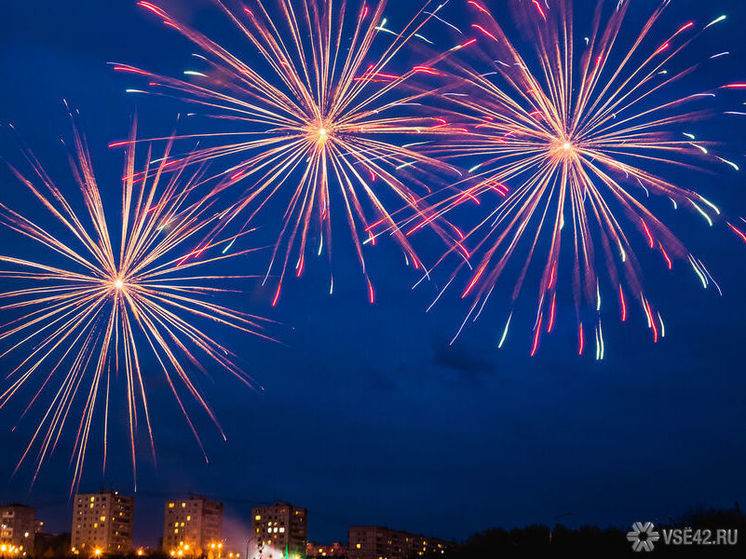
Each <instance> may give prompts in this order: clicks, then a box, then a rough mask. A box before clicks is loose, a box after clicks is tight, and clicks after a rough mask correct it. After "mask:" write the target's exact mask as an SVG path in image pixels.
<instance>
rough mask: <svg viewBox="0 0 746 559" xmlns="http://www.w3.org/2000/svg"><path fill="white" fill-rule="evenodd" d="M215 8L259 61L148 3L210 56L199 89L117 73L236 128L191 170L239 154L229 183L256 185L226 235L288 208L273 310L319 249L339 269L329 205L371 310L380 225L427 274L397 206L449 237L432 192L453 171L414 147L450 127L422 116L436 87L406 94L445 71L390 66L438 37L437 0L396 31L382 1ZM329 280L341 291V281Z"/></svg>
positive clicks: (199, 153) (193, 75) (282, 0)
mask: <svg viewBox="0 0 746 559" xmlns="http://www.w3.org/2000/svg"><path fill="white" fill-rule="evenodd" d="M215 4H216V5H217V6H219V7H220V8H221V10H222V11H223V12H224V13H225V14H226V15H227V16H228V18H230V20H231V22H232V24H233V25H234V26H235V27H236V28H237V29H238V30H239V31H240V33H241V34H242V36H243V38H244V39H246V40H248V43H249V45H250V46H251V48H252V49H253V50H254V51H255V53H256V54H255V56H254V57H253V58H252V59H251V60H250V61H243V60H241V59H240V58H239V57H238V56H236V55H234V54H231V53H230V52H229V51H228V50H226V49H225V48H223V47H222V46H220V45H219V44H217V43H216V42H214V41H212V40H211V39H209V38H208V37H206V36H204V35H202V34H201V33H199V32H197V31H195V30H193V29H190V28H188V27H186V26H185V25H183V24H182V23H181V22H179V21H178V20H176V19H175V18H173V17H171V16H170V15H169V14H168V13H167V12H166V11H164V10H163V9H162V8H160V7H159V6H156V5H154V4H153V3H151V2H145V1H142V2H139V5H140V6H142V7H143V8H145V9H147V10H149V11H151V12H153V13H154V14H156V15H157V16H158V17H160V18H162V20H163V22H164V23H165V24H166V25H168V26H170V27H172V28H175V29H177V30H178V31H179V32H181V33H182V34H183V35H185V36H186V37H187V38H188V39H190V40H191V41H192V42H193V43H194V44H196V45H197V46H199V47H200V49H201V52H202V54H200V55H197V56H198V59H199V60H201V61H202V63H204V65H205V66H206V67H205V68H204V69H203V70H201V71H199V72H195V71H188V72H186V73H187V74H188V75H189V78H190V80H191V81H185V80H182V79H174V78H169V77H165V76H159V75H155V74H151V73H149V72H146V71H144V70H141V69H138V68H133V67H131V66H126V65H121V64H118V65H116V66H115V68H116V69H117V70H119V71H124V72H130V73H134V74H138V75H143V76H145V77H147V79H148V80H149V85H150V88H149V90H148V91H149V92H151V93H155V94H164V95H176V96H180V97H183V98H185V99H187V100H189V101H191V102H193V103H196V104H198V105H200V106H201V107H202V108H203V109H204V114H205V115H206V116H210V117H212V118H216V119H223V120H224V121H226V120H227V121H230V122H231V123H232V124H233V125H234V126H238V128H239V129H238V130H236V131H234V132H226V133H222V132H219V131H215V132H212V133H207V134H200V135H197V136H192V137H199V138H202V139H203V140H208V139H209V140H210V141H212V142H214V143H215V144H216V145H214V146H211V147H206V148H201V149H197V150H195V151H194V152H193V153H191V154H190V155H189V157H188V158H186V159H185V163H186V164H191V163H197V162H201V161H205V160H215V159H218V158H223V157H228V156H234V157H235V158H236V160H237V163H235V164H234V165H232V166H230V168H229V169H227V170H226V171H225V172H224V176H226V177H228V180H227V181H225V182H224V183H223V187H224V188H228V187H230V186H231V185H233V184H237V183H241V184H244V185H247V188H246V189H245V190H244V194H243V196H242V197H241V199H240V201H238V203H236V204H235V205H234V206H233V208H232V210H231V212H230V215H229V216H228V218H227V219H226V220H225V221H223V222H222V223H221V224H220V227H225V226H226V225H227V224H228V223H230V222H231V221H232V220H233V219H234V218H236V217H237V216H239V215H241V214H245V215H246V221H245V223H249V224H251V223H252V222H253V220H254V218H255V217H256V215H257V214H258V213H259V212H260V211H262V210H266V207H267V206H268V204H269V203H270V201H271V200H275V199H280V200H281V203H280V204H279V205H280V207H281V208H282V210H281V211H282V212H283V216H282V219H281V220H280V221H279V223H280V228H279V229H280V230H279V235H278V237H277V241H276V244H275V247H274V251H273V254H272V259H271V263H270V265H269V267H268V270H267V275H268V276H269V274H270V272H271V271H272V270H273V268H274V267H277V268H278V269H279V272H278V274H277V275H278V281H277V290H276V293H275V296H274V303H277V299H278V297H279V295H280V290H281V287H282V281H283V278H284V277H285V275H286V272H287V270H288V268H291V269H294V273H295V275H296V276H298V277H300V276H301V274H302V273H303V270H304V267H305V263H306V259H307V255H308V254H309V253H315V254H317V255H319V256H320V255H322V254H323V253H324V252H326V254H327V256H328V258H329V259H330V260H331V247H332V225H331V224H332V220H331V214H332V209H333V207H334V208H338V210H335V211H339V212H340V215H344V216H345V221H346V222H347V226H348V227H349V230H350V232H351V234H352V238H353V242H354V246H355V250H356V253H357V258H358V259H359V262H360V264H361V266H362V272H363V275H364V278H365V281H366V283H367V289H368V292H369V297H370V300H371V302H372V301H373V298H374V293H373V286H372V284H371V282H370V280H369V278H368V273H367V271H366V265H365V258H364V256H363V245H364V244H366V243H373V242H375V238H376V231H377V228H378V229H385V230H386V231H387V232H388V233H389V234H390V235H391V236H392V237H394V238H395V239H396V241H397V242H398V244H399V245H400V246H401V247H402V249H403V251H404V253H405V256H406V259H407V263H408V264H411V265H413V266H414V267H415V268H418V269H419V268H421V262H420V259H419V258H418V257H417V254H416V253H415V251H414V249H413V248H412V245H411V244H410V242H409V240H408V238H407V237H408V235H407V234H406V233H405V232H403V231H401V230H400V228H399V227H398V226H397V221H396V220H395V218H394V217H393V215H392V211H390V207H391V206H392V205H393V206H394V208H393V211H396V210H400V209H401V208H402V206H404V207H407V208H409V209H411V210H412V211H413V212H414V214H415V215H416V216H417V217H418V219H420V220H422V221H427V222H428V223H431V224H432V226H433V227H434V228H435V229H436V230H437V231H438V232H439V233H440V234H441V235H442V236H444V238H448V235H449V233H448V232H446V231H443V230H441V229H440V226H439V225H438V224H437V223H434V222H432V221H431V220H430V217H431V216H430V214H429V212H430V209H429V207H428V205H427V204H426V203H425V202H424V200H423V196H427V195H428V194H429V193H430V192H431V187H430V185H429V182H430V181H431V180H433V174H432V172H433V171H438V174H439V175H441V176H444V175H449V174H450V175H452V176H453V175H454V173H455V172H456V171H455V170H454V169H453V168H452V167H450V166H449V165H445V164H443V163H441V162H438V161H435V160H433V159H431V158H429V157H427V156H425V155H423V154H421V153H419V152H418V151H416V150H414V149H413V147H414V146H415V145H416V144H420V143H421V142H422V141H423V139H425V137H426V135H427V134H428V133H443V132H444V131H446V130H447V129H448V126H449V124H448V123H447V122H446V121H445V120H443V119H441V118H438V117H436V116H432V115H428V116H419V115H418V113H417V109H418V108H422V107H421V99H422V97H423V96H424V95H426V93H428V92H423V91H421V90H419V91H417V90H416V87H414V86H411V87H410V85H411V84H412V81H413V79H414V78H415V77H416V76H427V75H432V74H436V73H437V71H436V70H434V69H433V68H432V67H430V66H428V65H424V64H423V65H417V66H413V67H411V66H410V67H408V70H407V71H405V72H403V73H401V74H397V73H395V72H393V71H392V70H390V69H389V68H390V67H391V66H392V60H393V59H394V58H395V57H396V56H397V54H399V53H400V51H402V49H403V47H404V46H405V45H407V44H408V43H410V42H411V41H415V40H416V41H420V42H422V43H424V44H427V43H430V42H431V41H430V40H429V39H428V38H427V37H426V36H425V35H423V33H424V30H423V28H424V26H425V24H426V23H427V22H428V21H430V20H436V21H440V20H439V18H438V16H437V15H436V14H437V12H438V11H439V10H440V9H441V7H442V6H440V5H433V8H432V9H431V11H428V6H429V5H430V3H427V5H426V6H425V7H424V8H422V10H420V12H419V13H418V14H417V16H416V17H415V18H414V19H413V20H412V21H410V22H409V23H408V24H407V25H406V26H405V27H404V29H402V30H401V31H392V30H391V29H390V28H389V27H388V25H389V24H388V22H387V20H386V18H385V17H384V7H385V2H378V3H376V4H375V5H374V6H369V5H367V4H363V5H360V9H359V10H356V11H354V13H352V12H353V10H351V9H350V8H349V6H348V2H346V1H345V0H341V1H337V0H329V1H326V2H318V1H317V0H302V1H300V2H295V1H291V0H276V2H274V3H273V5H271V6H268V4H269V3H267V2H262V1H261V0H255V1H253V2H250V3H248V5H247V6H243V5H241V6H240V7H236V8H231V7H229V6H228V5H227V3H224V2H222V1H220V0H215ZM439 24H442V23H439ZM379 37H382V38H383V39H384V40H383V41H382V40H381V39H379ZM383 43H385V44H383ZM382 44H383V46H381V47H380V48H379V45H382ZM130 91H133V90H130ZM134 91H137V90H134ZM140 92H142V90H140ZM423 110H424V109H423ZM420 112H422V110H421V111H420ZM444 227H447V225H445V226H444ZM311 245H313V246H311ZM330 283H331V285H330V291H331V290H333V285H334V283H333V276H332V278H331V282H330Z"/></svg>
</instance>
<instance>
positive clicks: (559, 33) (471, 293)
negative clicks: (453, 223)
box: [429, 0, 746, 359]
mask: <svg viewBox="0 0 746 559" xmlns="http://www.w3.org/2000/svg"><path fill="white" fill-rule="evenodd" d="M468 5H469V6H470V7H471V8H472V10H473V12H474V18H475V20H476V23H474V25H473V26H472V31H473V34H475V35H476V36H478V37H479V41H478V42H479V45H477V46H476V47H473V48H471V49H469V50H468V51H465V52H469V53H470V54H473V55H474V56H475V57H476V58H479V59H480V61H481V62H482V63H483V62H484V61H485V60H486V61H488V64H489V67H490V68H489V71H487V72H484V71H482V72H480V71H478V70H475V69H473V67H471V66H469V65H468V64H467V63H466V62H465V60H466V58H465V56H464V57H461V58H460V61H458V62H456V63H454V62H453V59H448V60H446V62H451V63H452V69H451V70H449V71H448V73H449V75H451V76H454V75H455V76H457V77H458V79H460V80H461V83H463V84H464V86H463V90H464V91H465V92H467V93H469V94H468V95H458V96H452V97H448V99H449V100H450V101H451V102H452V103H454V104H455V107H456V109H455V110H454V112H457V113H458V112H462V113H463V114H464V117H465V118H467V119H468V123H467V126H468V127H469V128H470V132H469V133H468V134H464V135H461V136H459V137H457V138H455V139H454V141H451V142H450V143H449V144H448V145H440V146H438V147H436V148H433V149H430V151H429V153H430V154H431V155H438V156H441V157H445V158H448V159H451V158H453V159H456V160H459V159H461V158H465V157H469V158H478V159H479V160H480V162H479V164H478V165H476V166H475V167H473V168H472V169H471V171H472V177H471V178H470V180H471V181H473V182H472V183H471V185H470V186H468V187H465V190H464V193H462V194H461V195H456V196H452V197H451V198H450V199H448V200H446V201H444V202H439V203H438V204H435V205H434V206H435V207H437V210H438V212H440V213H441V214H447V213H448V212H450V211H451V210H453V209H454V208H456V207H458V206H459V205H461V204H463V203H464V202H466V201H468V200H470V199H479V198H480V197H481V196H482V195H483V194H484V193H486V192H488V191H491V190H492V191H497V192H498V193H499V194H500V195H502V196H507V198H506V199H505V200H504V201H503V202H502V203H500V204H498V205H497V206H496V207H495V209H494V210H493V211H492V212H491V213H490V214H489V215H488V216H487V217H486V218H485V219H484V220H483V221H481V223H480V224H479V225H478V226H476V227H474V228H473V229H472V230H471V231H469V232H468V233H466V234H465V235H464V240H463V241H462V242H461V246H462V247H465V250H466V253H467V254H469V255H471V262H462V263H461V264H460V265H459V266H458V268H457V271H456V274H458V273H459V272H461V271H463V270H464V269H465V268H466V269H467V270H471V271H467V276H468V279H467V284H466V287H465V288H464V289H463V291H462V292H461V296H462V298H465V299H466V298H471V299H472V300H473V303H472V304H471V305H470V309H469V312H468V314H467V316H466V319H465V320H464V323H463V324H462V326H461V328H460V329H459V330H458V333H457V334H456V335H457V336H458V334H459V333H460V332H461V330H462V329H463V327H464V325H465V324H466V322H467V321H468V320H470V319H476V317H477V316H478V315H479V314H480V313H481V310H482V309H483V308H484V306H485V304H486V301H487V299H488V298H489V297H490V296H491V295H492V293H493V290H494V288H495V286H496V284H497V282H498V280H499V279H500V277H501V275H503V274H504V273H505V271H506V269H508V267H509V266H511V265H512V263H513V262H516V265H517V266H518V270H517V274H518V277H517V281H516V282H515V284H514V287H513V288H512V296H511V299H512V303H511V304H512V305H514V304H515V302H516V300H517V298H518V297H519V294H520V292H521V290H522V288H523V285H524V282H525V281H526V279H527V277H529V269H530V267H531V264H533V263H536V264H537V266H538V267H539V268H541V271H540V279H539V285H538V304H537V310H536V319H535V321H534V326H533V331H532V335H531V340H532V341H531V355H534V354H535V353H536V351H537V349H538V347H539V344H540V340H541V336H542V333H543V332H546V333H548V332H551V331H552V329H553V327H554V324H555V321H556V312H557V308H556V307H557V301H556V298H557V293H558V286H559V285H561V284H562V283H563V281H564V278H565V275H566V274H567V275H569V276H570V278H571V280H572V296H573V299H574V303H575V309H576V321H577V331H578V338H579V343H578V347H579V353H581V354H582V353H583V350H584V348H585V347H587V346H588V341H589V339H588V337H589V335H590V332H591V328H590V326H593V328H592V331H593V332H594V338H595V341H596V357H597V358H598V359H602V358H603V356H604V339H603V335H604V334H603V329H602V328H601V308H602V306H601V293H602V289H601V278H600V276H601V275H602V274H601V273H600V270H602V269H603V270H605V271H606V274H607V275H608V280H609V281H610V284H611V289H612V290H614V292H617V291H618V294H619V297H618V299H619V304H620V313H621V318H622V320H626V319H627V313H628V302H632V301H634V300H637V301H639V303H640V304H641V306H642V309H643V312H644V314H645V316H646V320H647V323H648V328H649V329H650V330H651V334H652V336H653V339H654V341H658V339H659V337H661V335H662V332H663V322H662V319H660V314H658V313H657V312H656V311H655V310H654V309H653V306H652V304H651V302H650V300H649V299H648V298H647V296H646V295H645V294H644V287H643V270H642V265H641V264H640V262H639V260H638V258H637V256H636V254H635V251H634V249H633V245H634V244H637V243H638V239H641V240H642V241H643V242H644V244H645V245H646V246H647V247H648V248H649V249H650V250H651V251H655V252H657V253H659V255H660V259H661V261H662V262H663V263H664V265H665V266H666V267H667V268H668V269H671V268H672V267H673V264H674V261H676V260H681V261H684V262H686V263H687V264H688V265H689V266H691V268H692V269H693V270H694V272H695V273H696V275H697V276H698V277H699V278H700V279H701V280H702V284H703V285H704V286H705V287H707V286H708V285H710V284H711V283H713V282H712V278H711V276H710V275H709V272H707V270H706V268H705V267H704V265H703V264H702V263H701V261H699V260H698V259H696V258H695V257H694V256H693V255H691V254H690V253H689V251H688V250H687V249H686V247H685V246H684V245H683V244H682V243H681V242H680V241H679V240H678V239H677V237H676V236H675V235H674V234H673V233H672V231H671V230H670V229H669V228H668V227H667V226H666V225H665V224H664V223H663V222H662V221H660V220H659V219H658V218H657V217H656V215H655V214H654V213H653V210H652V209H651V208H650V205H649V204H648V203H647V202H646V200H647V198H649V197H650V196H653V195H656V196H661V197H666V198H668V199H670V201H671V203H672V204H673V205H674V208H675V209H678V208H680V207H681V208H686V209H688V210H691V211H692V212H693V213H695V214H697V215H701V216H702V217H703V218H704V220H705V221H706V223H707V224H708V225H710V226H712V225H713V224H714V221H715V220H716V219H718V217H720V213H721V212H720V210H719V209H718V208H717V207H716V206H715V205H714V204H712V203H711V202H710V201H709V200H707V199H705V198H704V197H703V196H702V195H700V194H698V193H697V192H696V191H695V190H693V189H691V188H687V187H683V186H679V185H677V184H674V183H673V182H670V181H669V180H667V179H665V178H663V177H661V176H659V175H658V174H657V171H653V170H652V169H653V168H655V167H660V166H665V165H668V166H669V168H676V167H678V168H682V169H699V170H701V168H702V166H703V163H704V162H710V163H712V164H722V163H725V164H727V165H728V166H730V167H731V168H733V169H734V170H736V171H737V170H738V165H737V164H735V163H733V162H732V161H729V160H726V159H724V158H721V157H719V156H714V155H713V154H711V153H710V149H712V146H713V145H715V144H713V143H712V142H701V141H695V137H694V136H693V135H692V134H689V133H685V134H682V133H681V132H680V129H681V127H682V126H684V125H685V124H689V123H691V122H693V121H695V120H697V119H701V118H703V117H704V116H706V115H711V114H713V113H714V111H707V110H706V108H705V107H700V106H699V105H698V103H701V102H702V101H705V100H707V99H710V98H711V97H714V93H713V92H711V91H708V92H694V93H692V94H689V95H686V96H683V97H679V96H672V94H671V86H672V84H677V83H679V82H680V81H681V80H682V79H683V78H685V77H686V76H689V75H690V74H692V72H694V71H695V69H696V67H697V64H687V63H686V62H685V61H681V59H682V56H683V55H682V53H683V52H685V49H686V47H687V46H689V45H690V44H691V42H692V41H693V40H695V39H696V38H697V37H698V36H699V34H700V33H702V32H704V31H705V29H708V28H709V27H711V26H712V25H714V24H716V23H719V22H720V21H723V20H724V19H725V18H724V17H720V18H717V19H715V20H713V21H712V22H710V23H709V24H707V25H702V24H699V25H698V24H696V23H695V22H685V23H684V24H682V25H681V26H680V27H678V28H674V29H673V30H671V31H669V32H668V33H665V34H663V35H662V37H663V38H662V39H661V38H659V37H658V36H657V35H656V33H655V32H654V29H657V26H659V25H660V22H659V21H658V20H659V19H660V18H661V15H662V14H663V11H664V9H665V7H666V6H667V5H668V2H663V3H662V4H661V5H660V6H659V7H658V8H657V9H655V10H654V11H653V12H652V15H650V16H649V18H648V19H647V21H646V22H645V23H644V25H643V26H642V28H641V31H640V32H639V33H638V34H637V36H636V37H634V38H633V39H632V41H631V44H630V43H629V42H627V40H626V39H624V38H623V36H622V35H621V34H620V31H621V29H622V24H623V22H624V20H625V14H626V12H627V10H628V7H629V2H619V3H615V5H614V10H613V12H612V13H611V14H610V15H609V16H608V19H607V21H606V23H605V24H604V23H603V19H604V13H605V12H604V3H603V2H599V3H598V4H597V8H596V11H595V13H594V15H593V24H592V30H591V33H590V35H589V36H588V37H586V39H585V41H584V44H583V48H582V49H576V45H575V39H574V37H575V29H574V25H573V12H572V2H571V1H569V0H567V1H563V2H558V3H556V4H553V5H552V7H551V9H542V7H541V6H539V4H538V3H536V2H534V3H533V6H528V5H527V4H526V3H522V4H519V7H518V12H519V13H518V17H521V18H523V20H524V21H525V23H527V25H524V26H523V27H527V28H530V29H531V30H532V31H531V38H532V44H534V45H535V49H536V52H535V53H532V55H535V57H534V58H529V57H527V56H524V55H522V54H521V49H519V48H518V47H517V46H515V43H514V42H512V40H511V39H510V37H509V34H508V33H507V32H506V31H505V29H504V28H503V27H501V25H500V24H499V23H498V22H497V21H496V20H495V18H494V17H492V15H491V14H490V12H489V10H488V8H487V6H488V4H487V3H485V2H474V1H472V2H468ZM537 14H538V15H537ZM532 60H534V61H535V62H533V63H532V62H531V61H532ZM682 62H683V64H684V65H683V66H681V63H682ZM677 68H678V69H677ZM738 86H739V84H730V85H728V86H724V87H725V88H730V89H737V88H738ZM677 131H678V132H677ZM677 134H678V135H677ZM708 148H709V149H708ZM508 184H509V185H510V186H511V187H514V189H513V191H512V193H511V194H510V195H509V196H508V195H507V194H508V192H507V187H506V186H505V185H508ZM515 185H517V186H515ZM465 194H468V196H465ZM728 225H729V226H730V228H731V229H732V230H733V231H734V232H735V233H736V234H737V235H739V236H740V237H741V238H742V239H744V240H746V236H744V235H743V234H742V232H741V231H740V229H738V228H737V227H736V226H734V225H733V224H732V223H731V222H728ZM566 228H569V231H567V229H566ZM563 233H564V236H563ZM599 245H600V254H602V255H603V256H602V257H601V256H599V250H598V248H599ZM563 248H566V249H569V251H570V253H569V254H567V256H566V257H564V258H562V259H561V258H560V253H561V252H562V253H563V255H564V253H565V252H566V250H561V249H563ZM452 250H455V249H452ZM524 251H525V252H524ZM543 251H546V252H543ZM522 252H523V253H524V254H525V260H524V261H523V263H522V264H521V263H520V258H521V257H520V255H521V253H522ZM540 254H545V256H540ZM567 257H569V258H567ZM441 262H443V260H441ZM441 262H439V263H438V264H440V263H441ZM454 277H455V275H454ZM452 280H453V278H452ZM604 281H605V280H604ZM452 283H453V282H452V281H451V282H449V283H448V285H449V286H450V285H452ZM715 285H716V284H715ZM590 308H593V309H594V317H593V318H592V319H590V320H592V322H593V323H594V324H595V325H589V324H587V322H588V320H589V318H588V317H587V315H588V313H587V309H590ZM513 315H514V309H513V310H511V313H510V315H509V317H508V321H507V323H506V324H505V326H504V329H503V330H502V334H501V335H500V342H499V345H500V346H502V345H503V344H504V342H505V340H506V337H507V336H508V326H509V324H510V320H511V318H513ZM584 320H585V321H586V325H585V336H584V334H583V332H584V325H583V321H584ZM454 339H455V338H454Z"/></svg>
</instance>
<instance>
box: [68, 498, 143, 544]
mask: <svg viewBox="0 0 746 559" xmlns="http://www.w3.org/2000/svg"><path fill="white" fill-rule="evenodd" d="M134 509H135V498H134V497H125V496H122V495H120V494H119V493H117V492H116V491H102V492H100V493H94V494H85V495H76V496H75V501H74V504H73V525H72V532H71V534H72V537H71V542H70V545H71V546H72V551H73V553H75V554H77V555H85V556H92V555H101V554H102V553H115V554H122V553H128V552H130V551H131V550H132V523H133V520H134V512H135V510H134Z"/></svg>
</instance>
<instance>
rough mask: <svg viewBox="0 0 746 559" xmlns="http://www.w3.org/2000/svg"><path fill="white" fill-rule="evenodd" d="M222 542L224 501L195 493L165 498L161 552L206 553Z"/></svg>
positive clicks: (189, 554) (188, 554)
mask: <svg viewBox="0 0 746 559" xmlns="http://www.w3.org/2000/svg"><path fill="white" fill-rule="evenodd" d="M222 543H223V503H216V502H213V501H208V500H207V499H205V498H204V497H200V496H197V495H193V496H190V497H189V498H188V499H181V500H178V499H174V500H170V501H166V508H165V513H164V519H163V551H165V552H166V553H168V554H173V555H177V556H200V555H202V554H207V553H208V551H209V550H210V549H211V546H213V547H217V546H218V545H221V548H222Z"/></svg>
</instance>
